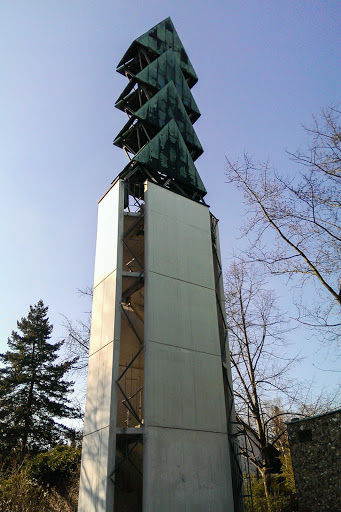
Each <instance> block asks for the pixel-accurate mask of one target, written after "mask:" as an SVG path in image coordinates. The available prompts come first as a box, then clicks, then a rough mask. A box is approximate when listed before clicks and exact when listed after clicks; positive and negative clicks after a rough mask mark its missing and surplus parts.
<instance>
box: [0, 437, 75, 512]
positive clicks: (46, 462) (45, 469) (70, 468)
mask: <svg viewBox="0 0 341 512" xmlns="http://www.w3.org/2000/svg"><path fill="white" fill-rule="evenodd" d="M79 469H80V448H77V447H75V446H66V445H59V446H56V447H54V448H53V449H52V450H50V451H49V452H45V453H39V454H37V455H36V456H34V457H32V458H31V457H30V456H29V455H27V456H26V458H25V461H24V462H23V464H21V465H20V466H17V467H13V468H12V469H11V471H7V472H4V473H3V474H2V476H1V478H0V512H19V511H20V512H22V511H25V512H45V511H49V512H51V511H59V510H65V511H76V510H77V494H78V485H79Z"/></svg>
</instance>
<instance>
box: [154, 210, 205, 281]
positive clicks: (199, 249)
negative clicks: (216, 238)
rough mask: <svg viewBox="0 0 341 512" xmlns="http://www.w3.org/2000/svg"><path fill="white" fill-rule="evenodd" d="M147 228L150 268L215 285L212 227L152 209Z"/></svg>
mask: <svg viewBox="0 0 341 512" xmlns="http://www.w3.org/2000/svg"><path fill="white" fill-rule="evenodd" d="M194 204H195V203H194ZM147 229H148V236H147V237H146V257H147V258H148V267H147V270H149V271H151V272H156V273H158V274H163V275H166V276H169V277H173V278H176V279H181V280H182V281H187V282H189V283H193V284H198V285H200V286H205V287H206V288H212V289H213V288H214V275H213V262H212V247H211V235H210V232H209V231H206V230H203V229H199V228H197V227H194V226H190V225H189V224H184V223H182V222H180V221H178V220H176V219H174V218H171V217H167V216H165V215H162V214H160V213H158V212H153V211H152V210H149V209H148V214H147Z"/></svg>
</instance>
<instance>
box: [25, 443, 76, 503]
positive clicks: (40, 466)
mask: <svg viewBox="0 0 341 512" xmlns="http://www.w3.org/2000/svg"><path fill="white" fill-rule="evenodd" d="M80 455H81V450H80V448H77V447H75V446H67V445H58V446H55V447H54V448H52V450H50V451H48V452H45V453H39V454H37V455H36V456H35V457H33V459H32V460H31V461H30V462H29V463H28V464H27V466H28V468H29V472H30V475H31V476H32V478H34V479H36V480H37V481H39V482H41V484H43V485H44V486H45V487H56V488H57V489H58V490H59V491H60V492H61V493H63V492H65V489H67V487H68V485H69V483H70V481H71V480H72V479H73V478H74V477H75V476H77V475H78V472H79V464H80Z"/></svg>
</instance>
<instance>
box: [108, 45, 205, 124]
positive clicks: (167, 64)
mask: <svg viewBox="0 0 341 512" xmlns="http://www.w3.org/2000/svg"><path fill="white" fill-rule="evenodd" d="M170 81H172V82H174V85H175V87H176V90H177V91H178V93H179V96H180V98H181V100H182V103H183V104H184V106H185V107H186V108H187V109H188V111H189V112H190V113H191V114H192V118H193V121H192V122H194V121H196V120H197V119H198V118H199V117H200V111H199V109H198V106H197V104H196V102H195V100H194V98H193V96H192V93H191V90H190V88H189V87H188V83H187V82H186V80H185V77H184V75H183V73H182V71H181V68H180V66H179V55H178V54H177V53H176V52H174V51H173V50H171V49H170V50H167V51H166V52H165V53H164V54H163V55H161V57H159V58H158V59H156V60H154V61H153V62H152V63H151V64H149V66H147V67H145V68H144V69H143V70H142V71H140V73H138V74H137V75H136V76H135V77H134V78H133V79H131V80H130V82H129V84H128V85H127V87H126V88H125V89H124V90H123V92H122V94H121V95H120V96H119V98H118V100H117V102H116V104H117V107H118V103H119V101H120V100H123V102H124V99H125V98H126V97H127V96H128V95H129V93H130V92H131V90H132V89H133V87H134V86H135V85H136V82H139V83H141V84H144V85H146V86H148V87H150V88H152V89H155V90H156V91H159V90H160V89H162V88H163V87H165V85H167V83H168V82H170ZM118 108H120V107H118Z"/></svg>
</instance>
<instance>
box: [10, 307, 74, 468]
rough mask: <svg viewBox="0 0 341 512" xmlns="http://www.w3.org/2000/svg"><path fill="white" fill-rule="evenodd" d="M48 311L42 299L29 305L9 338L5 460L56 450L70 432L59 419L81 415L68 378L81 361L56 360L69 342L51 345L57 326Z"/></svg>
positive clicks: (71, 383)
mask: <svg viewBox="0 0 341 512" xmlns="http://www.w3.org/2000/svg"><path fill="white" fill-rule="evenodd" d="M47 311H48V307H46V306H44V303H43V301H41V300H40V301H39V302H38V303H37V304H36V305H34V306H30V311H29V313H28V315H27V317H26V318H22V319H21V320H20V321H18V322H17V328H18V332H16V331H12V335H11V336H10V338H9V339H8V347H9V349H8V351H7V352H6V353H4V354H0V362H1V363H2V364H1V368H0V445H1V448H0V450H1V452H2V456H3V457H5V458H7V457H8V455H11V456H12V457H13V456H14V457H15V458H18V459H19V460H23V458H24V457H25V455H26V454H27V453H32V454H33V453H36V452H38V451H44V450H47V449H49V448H51V447H52V446H54V445H56V444H57V443H58V442H61V441H62V440H63V438H65V435H67V434H68V431H69V429H68V428H67V427H66V426H65V425H62V424H61V423H59V422H58V421H57V419H62V418H71V417H75V416H76V415H77V411H76V410H75V408H74V407H73V406H72V405H71V402H70V400H69V398H68V394H69V393H70V392H72V386H73V382H71V381H68V380H66V379H65V375H66V373H67V372H68V371H69V370H70V369H71V368H72V366H73V364H74V363H75V362H76V360H77V358H76V359H73V360H71V361H66V362H62V363H60V362H57V359H58V356H59V354H58V352H59V350H60V348H61V347H62V345H63V343H64V342H63V341H61V342H57V343H51V342H50V338H51V334H52V329H53V326H52V325H51V324H50V323H49V319H48V317H47Z"/></svg>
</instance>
